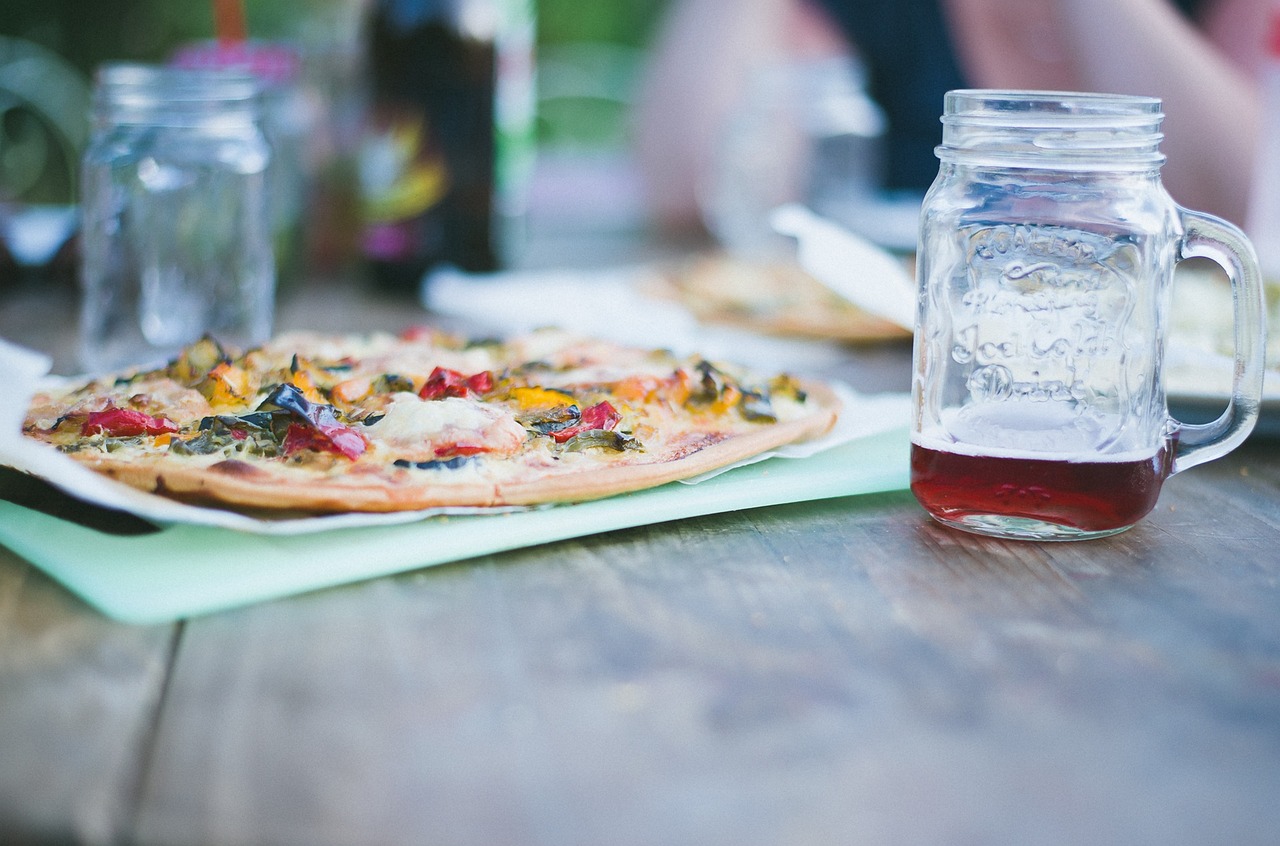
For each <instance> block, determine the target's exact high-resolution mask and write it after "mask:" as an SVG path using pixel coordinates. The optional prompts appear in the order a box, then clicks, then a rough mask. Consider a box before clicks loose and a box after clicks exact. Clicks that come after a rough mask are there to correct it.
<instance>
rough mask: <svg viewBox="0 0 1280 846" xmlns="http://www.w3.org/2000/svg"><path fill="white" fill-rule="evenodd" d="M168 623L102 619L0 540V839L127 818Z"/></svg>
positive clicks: (90, 840) (105, 834)
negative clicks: (146, 624)
mask: <svg viewBox="0 0 1280 846" xmlns="http://www.w3.org/2000/svg"><path fill="white" fill-rule="evenodd" d="M174 630H175V627H173V626H156V627H146V628H144V627H135V626H126V625H121V624H117V623H112V622H110V621H108V620H106V619H104V618H103V617H101V616H100V615H98V614H97V613H96V612H94V611H92V610H91V609H89V608H87V607H86V606H84V605H83V604H82V603H81V602H80V601H79V600H77V599H75V598H74V597H72V596H70V595H69V594H67V593H66V592H65V591H64V590H63V589H62V588H60V587H58V586H57V585H54V584H53V583H52V582H50V581H49V580H48V579H47V578H46V577H45V576H44V575H43V574H41V573H39V572H37V571H35V570H33V569H32V568H31V567H30V565H28V564H26V563H25V562H22V561H20V560H19V559H18V558H16V557H15V556H14V555H13V554H12V553H10V552H9V551H8V550H6V549H3V548H0V842H3V843H24V842H28V841H30V842H50V843H87V844H108V843H115V842H117V840H118V838H119V837H120V836H121V834H122V833H124V832H125V831H127V830H128V828H129V827H130V825H131V821H130V815H131V813H132V810H133V808H134V805H135V802H136V795H135V794H136V791H137V787H138V785H139V783H140V779H141V768H142V766H143V765H144V764H145V760H146V757H147V753H148V750H149V743H150V737H151V731H152V726H153V725H154V719H155V715H156V712H157V708H158V704H159V700H160V694H161V690H162V687H163V682H164V678H165V673H166V671H167V665H168V659H169V653H170V646H171V643H172V639H173V632H174Z"/></svg>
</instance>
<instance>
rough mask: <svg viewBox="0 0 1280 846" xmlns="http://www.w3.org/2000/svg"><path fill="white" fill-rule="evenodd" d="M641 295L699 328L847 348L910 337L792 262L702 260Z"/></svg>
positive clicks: (650, 283) (651, 284)
mask: <svg viewBox="0 0 1280 846" xmlns="http://www.w3.org/2000/svg"><path fill="white" fill-rule="evenodd" d="M647 289H648V293H650V294H651V295H654V296H657V297H661V298H663V299H669V300H674V301H676V302H679V303H680V304H681V305H683V306H684V307H685V308H686V309H688V310H689V312H690V313H691V314H693V316H694V317H696V318H697V319H698V320H700V321H702V322H705V323H719V324H725V325H729V326H736V327H739V328H743V329H750V330H754V331H757V332H764V333H767V334H771V335H782V336H787V337H800V338H820V339H831V340H837V341H844V342H847V343H875V342H881V341H905V340H906V339H909V338H910V337H911V331H910V330H908V329H905V328H903V327H902V326H899V325H898V324H896V323H893V322H892V321H890V320H886V319H885V318H883V317H880V316H878V315H875V314H871V313H869V312H867V311H864V310H863V309H861V308H859V307H858V306H856V305H854V304H853V303H851V302H849V301H848V300H847V299H845V298H844V297H842V296H840V295H839V294H837V293H836V292H835V291H833V290H831V289H830V288H828V287H827V286H826V285H823V284H822V283H821V282H819V281H818V280H817V279H815V278H813V276H811V275H810V274H809V273H808V272H807V271H805V270H804V268H802V267H800V266H799V265H797V264H795V263H794V262H787V261H782V260H778V261H751V260H747V259H741V258H735V257H733V256H730V255H727V254H723V253H713V254H706V255H701V256H698V257H697V258H695V259H693V260H691V261H689V262H687V263H683V264H681V265H679V266H677V267H674V268H672V269H671V271H670V272H668V273H666V274H664V275H663V276H662V277H660V278H657V279H653V280H650V281H648V282H647Z"/></svg>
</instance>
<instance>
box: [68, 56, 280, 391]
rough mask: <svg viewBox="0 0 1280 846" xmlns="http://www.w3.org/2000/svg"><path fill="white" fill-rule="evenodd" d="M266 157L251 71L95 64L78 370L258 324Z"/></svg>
mask: <svg viewBox="0 0 1280 846" xmlns="http://www.w3.org/2000/svg"><path fill="white" fill-rule="evenodd" d="M270 161H271V149H270V147H269V146H268V143H267V141H266V139H265V137H264V134H263V129H262V103H261V98H260V91H259V83H258V82H257V81H256V80H254V79H253V78H251V77H248V76H245V75H242V74H239V73H231V72H222V71H196V70H183V69H176V68H168V67H159V66H150V65H136V64H115V65H108V66H104V67H103V68H101V69H100V70H99V72H98V74H97V76H96V79H95V89H94V101H93V136H92V139H91V141H90V144H89V147H88V149H87V150H86V153H85V157H84V163H83V168H82V173H81V180H82V190H81V195H82V196H81V214H82V224H83V227H82V228H83V236H82V237H83V257H84V258H83V266H82V268H81V283H82V288H83V300H82V307H81V317H80V330H81V345H80V359H81V364H82V366H83V367H84V368H85V369H86V370H89V371H101V370H107V369H114V368H118V367H122V366H128V365H133V364H139V365H141V364H152V363H156V362H158V361H162V360H164V359H166V358H168V357H170V356H172V355H173V354H174V353H176V352H177V351H178V350H179V349H180V348H181V347H182V346H184V345H185V344H188V343H190V342H191V341H194V340H197V339H199V338H200V337H201V336H202V335H205V334H211V335H213V336H214V337H216V338H218V340H220V341H222V342H224V343H229V344H233V345H237V346H247V345H252V344H256V343H260V342H262V341H264V340H266V339H267V338H268V337H269V335H270V333H271V328H272V322H273V315H274V301H275V260H274V255H273V250H272V234H271V232H272V227H271V221H270V218H269V211H268V196H267V171H268V165H269V163H270Z"/></svg>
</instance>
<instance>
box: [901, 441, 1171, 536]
mask: <svg viewBox="0 0 1280 846" xmlns="http://www.w3.org/2000/svg"><path fill="white" fill-rule="evenodd" d="M1167 455H1168V453H1167V452H1166V450H1164V449H1158V450H1154V451H1152V452H1149V453H1134V452H1128V453H1123V454H1120V455H1115V456H1106V455H1098V454H1096V453H1089V454H1087V455H1082V456H1070V455H1052V454H1046V455H1034V454H1031V453H1027V454H1016V453H1013V454H1009V455H986V454H977V453H975V452H973V451H972V448H970V451H964V450H963V448H962V447H958V446H957V445H955V444H941V443H937V444H922V443H920V442H916V443H913V444H912V445H911V491H912V493H914V494H915V496H916V498H917V499H918V500H919V501H920V504H921V505H923V506H924V508H925V509H926V510H927V511H928V512H929V513H930V514H932V515H933V516H934V517H935V518H937V519H938V520H940V521H942V522H943V523H947V524H950V525H954V526H957V527H960V528H970V529H975V530H978V531H983V530H984V529H988V528H994V527H997V526H998V527H1000V528H1002V529H1003V530H1004V531H1006V532H1007V531H1010V530H1012V531H1014V532H1015V533H1016V527H1017V526H1018V525H1020V524H1025V525H1027V526H1028V527H1031V526H1038V525H1041V524H1048V525H1052V526H1057V527H1063V528H1065V529H1067V530H1068V532H1067V534H1069V535H1072V536H1075V537H1088V536H1093V535H1105V534H1111V533H1113V532H1118V531H1121V530H1123V529H1126V528H1128V527H1129V526H1132V525H1133V524H1134V523H1136V522H1138V520H1140V519H1141V518H1142V517H1143V516H1145V515H1146V514H1148V513H1149V512H1150V511H1151V509H1152V508H1154V507H1155V504H1156V499H1157V497H1158V496H1159V495H1160V486H1161V484H1162V483H1163V482H1164V479H1165V477H1166V476H1167V475H1169V467H1168V461H1167ZM1069 530H1075V531H1074V532H1071V531H1069Z"/></svg>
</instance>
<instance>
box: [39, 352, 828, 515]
mask: <svg viewBox="0 0 1280 846" xmlns="http://www.w3.org/2000/svg"><path fill="white" fill-rule="evenodd" d="M838 411H839V401H838V400H837V399H836V398H835V396H834V394H833V393H832V392H831V391H830V389H829V388H828V387H826V386H824V385H822V384H821V383H816V382H808V381H802V380H799V379H796V378H794V377H792V376H789V375H785V374H774V375H760V374H755V373H749V372H747V371H746V370H743V369H741V368H738V367H735V366H733V365H731V364H727V363H723V362H714V363H713V362H710V361H707V360H705V359H703V358H699V357H696V356H694V357H687V358H686V357H678V356H675V355H673V354H672V353H670V352H666V351H661V350H646V349H639V348H632V347H626V346H622V345H619V344H615V343H611V342H608V341H603V340H599V339H593V338H586V337H581V336H576V335H572V334H568V333H565V332H561V331H556V330H545V331H539V332H534V333H530V334H527V335H523V336H520V337H517V338H511V339H506V340H501V341H499V340H482V341H471V340H467V339H462V338H458V337H455V336H452V335H448V334H445V333H441V332H437V331H434V330H430V329H418V330H411V331H408V332H406V333H402V334H400V335H392V334H363V335H320V334H291V335H284V336H280V337H278V338H276V339H274V340H273V341H271V342H269V343H267V344H265V345H263V346H261V347H257V348H254V349H250V350H247V351H238V350H233V349H229V348H224V347H223V346H222V345H220V344H219V343H218V342H217V341H216V340H215V339H213V338H205V339H202V340H201V341H199V342H197V343H195V344H193V345H191V346H190V347H188V348H187V349H186V350H184V351H183V352H182V354H180V355H179V356H177V357H176V358H175V359H174V360H173V361H171V362H169V363H168V364H167V365H165V366H164V367H160V368H156V369H150V370H135V371H130V372H125V373H119V374H112V375H108V376H104V377H98V378H94V379H91V380H86V381H81V382H77V383H73V384H67V385H64V386H60V387H59V388H58V389H56V390H50V391H45V392H43V393H40V394H38V395H37V396H35V397H34V398H33V401H32V404H31V406H30V408H29V409H28V412H27V415H26V418H25V421H24V426H23V433H24V435H25V436H26V437H29V438H32V439H35V440H38V441H42V442H44V443H47V444H51V445H52V446H54V447H56V448H57V449H59V450H61V451H62V452H63V453H65V454H66V455H68V456H70V457H71V458H73V459H75V460H76V461H78V462H81V463H82V464H84V465H85V466H87V467H90V468H92V469H94V470H96V471H99V472H101V473H104V474H106V475H108V476H111V477H113V478H115V479H118V480H120V481H122V482H125V483H127V484H129V485H132V486H134V487H137V488H141V489H143V490H147V491H154V492H155V493H158V494H162V495H165V496H168V497H171V498H174V499H178V500H182V501H189V502H199V503H209V504H218V505H222V506H228V507H231V508H235V509H241V510H252V511H255V512H260V511H262V510H266V511H267V512H271V511H279V512H285V511H287V512H297V511H304V512H316V513H323V512H344V511H365V512H386V511H401V510H418V509H425V508H433V507H448V506H479V507H483V506H495V505H538V504H545V503H561V502H574V501H583V500H590V499H596V498H600V497H605V496H610V495H614V494H619V493H624V492H628V491H634V490H640V489H644V488H649V487H654V486H657V485H661V484H664V483H667V482H671V481H675V480H679V479H686V478H689V477H692V476H696V475H699V474H702V473H705V472H708V471H711V470H714V469H718V468H721V467H724V466H727V465H730V464H733V463H736V462H738V461H740V460H743V459H746V458H750V457H753V456H756V455H759V454H762V453H765V452H768V451H770V450H772V449H775V448H777V447H779V446H782V445H784V444H788V443H792V442H795V441H802V440H806V439H811V438H816V437H818V436H821V435H822V434H824V433H826V432H827V431H828V430H829V429H830V428H831V426H832V425H833V424H834V422H835V420H836V416H837V414H838Z"/></svg>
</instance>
